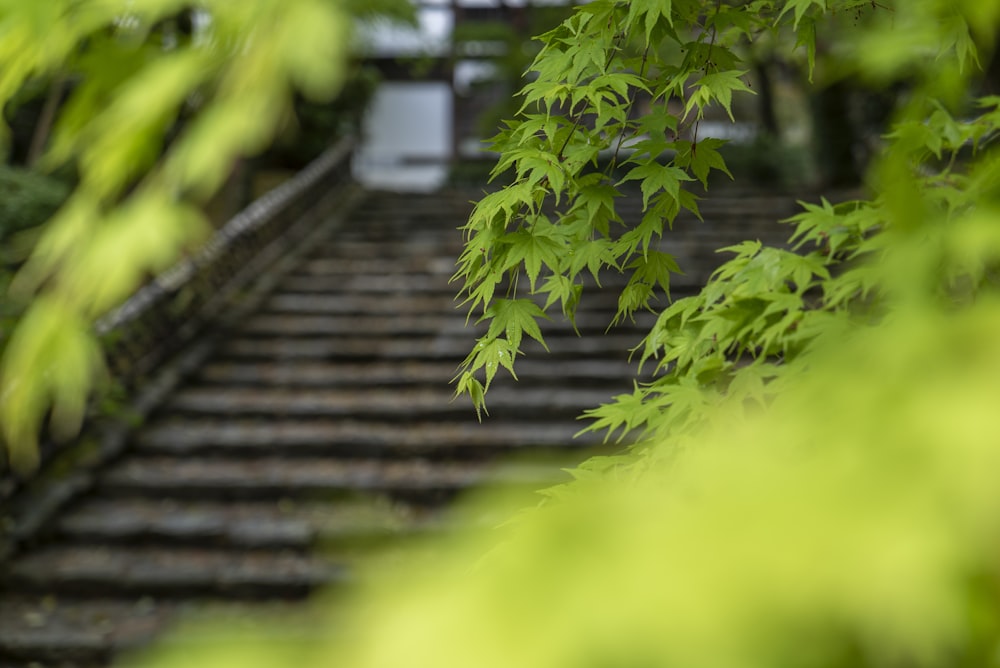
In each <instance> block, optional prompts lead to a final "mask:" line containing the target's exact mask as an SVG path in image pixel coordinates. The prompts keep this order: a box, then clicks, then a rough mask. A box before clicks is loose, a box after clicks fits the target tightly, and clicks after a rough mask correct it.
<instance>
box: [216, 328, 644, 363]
mask: <svg viewBox="0 0 1000 668" xmlns="http://www.w3.org/2000/svg"><path fill="white" fill-rule="evenodd" d="M545 341H546V343H547V344H548V346H549V351H550V352H546V351H545V350H544V349H543V348H542V347H541V345H539V344H538V343H537V342H536V341H534V340H532V339H528V338H527V337H525V340H524V341H522V344H521V348H522V351H523V352H524V353H525V354H528V355H543V354H544V355H545V356H546V357H547V358H563V359H565V358H572V359H581V358H593V357H603V358H608V357H611V358H614V357H618V358H623V357H626V356H627V355H628V351H629V350H631V349H632V348H635V347H636V346H637V345H639V343H640V342H641V341H642V336H641V335H638V334H632V335H628V334H616V333H611V334H608V335H606V336H601V337H589V338H581V337H577V336H573V335H565V334H557V335H554V336H547V337H545ZM474 344H475V337H474V336H473V335H472V333H471V332H470V333H469V334H468V335H466V336H453V335H448V334H444V335H441V336H428V335H424V336H420V335H415V336H399V337H366V336H350V337H348V336H328V337H302V338H297V339H282V338H270V337H268V338H250V337H237V338H234V339H231V340H229V341H226V342H225V343H223V344H222V345H221V346H220V349H219V350H220V354H221V355H222V356H225V357H229V358H238V359H251V360H261V359H286V360H287V359H315V360H338V359H357V358H362V359H367V358H378V359H384V360H396V359H415V360H422V361H426V360H454V361H455V363H456V364H458V363H459V362H461V361H462V360H463V359H464V358H465V356H466V355H467V354H468V353H469V351H471V350H472V348H473V346H474Z"/></svg>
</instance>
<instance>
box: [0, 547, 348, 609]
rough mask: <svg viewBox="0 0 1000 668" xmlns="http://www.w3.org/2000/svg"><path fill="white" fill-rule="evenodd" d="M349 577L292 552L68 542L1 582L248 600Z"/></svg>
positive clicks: (27, 588)
mask: <svg viewBox="0 0 1000 668" xmlns="http://www.w3.org/2000/svg"><path fill="white" fill-rule="evenodd" d="M346 577H347V572H346V570H345V568H344V566H342V565H336V564H332V563H330V562H327V561H326V560H323V559H321V558H319V557H317V556H312V555H306V554H301V553H299V552H296V551H291V550H265V551H258V550H226V549H206V548H165V547H148V548H143V547H122V546H108V545H99V546H90V545H65V546H51V547H46V548H42V549H39V550H36V551H35V552H34V553H33V555H32V558H31V559H22V560H20V561H17V562H16V563H14V564H13V565H12V566H11V567H10V568H9V569H8V571H7V573H6V575H5V577H4V580H3V581H4V584H5V587H6V588H7V589H8V590H14V591H18V592H28V593H39V592H46V591H49V590H51V589H58V590H59V591H60V592H64V593H69V594H76V595H86V594H90V595H97V596H101V597H115V596H135V595H142V596H169V597H178V596H205V595H208V594H214V595H225V596H235V597H252V596H261V595H272V596H274V595H284V596H295V595H302V594H306V593H308V592H309V591H311V590H313V589H314V588H315V587H318V586H320V585H323V584H328V583H330V582H333V581H335V580H337V579H344V578H346Z"/></svg>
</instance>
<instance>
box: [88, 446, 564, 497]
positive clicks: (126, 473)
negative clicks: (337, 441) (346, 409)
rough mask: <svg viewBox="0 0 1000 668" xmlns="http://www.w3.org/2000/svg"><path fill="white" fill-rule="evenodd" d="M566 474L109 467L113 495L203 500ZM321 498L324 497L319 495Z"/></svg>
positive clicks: (358, 462)
mask: <svg viewBox="0 0 1000 668" xmlns="http://www.w3.org/2000/svg"><path fill="white" fill-rule="evenodd" d="M564 478H565V474H564V473H561V472H560V471H558V469H556V468H555V467H552V466H541V465H528V464H521V465H517V466H512V465H507V466H503V467H495V466H494V467H488V466H485V465H479V464H471V463H467V462H463V463H456V462H430V461H426V460H421V459H413V460H404V461H399V460H371V459H346V458H345V459H332V458H330V457H296V458H289V457H281V456H278V455H274V454H272V455H269V456H265V457H258V458H254V459H233V458H230V457H220V456H209V455H206V456H202V457H199V458H197V459H183V458H176V457H167V456H149V457H131V458H129V459H127V460H124V461H122V462H121V463H119V464H117V465H115V466H113V467H111V468H110V469H109V470H107V471H106V472H104V473H103V474H102V476H101V477H100V480H99V489H100V492H101V493H102V494H105V495H108V496H122V495H128V496H137V495H141V496H146V497H150V496H164V497H166V496H170V497H176V498H192V499H193V498H200V499H258V500H259V499H265V498H304V497H306V498H326V499H329V500H332V499H335V498H338V497H344V496H356V495H358V494H365V495H376V496H385V497H389V498H392V499H403V500H412V501H413V502H417V503H422V504H434V503H439V502H442V501H447V500H449V499H451V498H452V497H453V496H454V495H455V494H456V493H458V492H460V491H462V490H466V489H469V488H471V487H473V486H477V485H485V484H510V485H518V486H523V485H533V486H535V487H536V488H540V487H543V486H547V485H550V484H554V483H556V482H558V481H560V480H563V479H564ZM317 495H318V496H317Z"/></svg>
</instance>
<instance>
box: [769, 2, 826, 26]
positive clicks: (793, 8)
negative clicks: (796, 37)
mask: <svg viewBox="0 0 1000 668" xmlns="http://www.w3.org/2000/svg"><path fill="white" fill-rule="evenodd" d="M826 3H827V0H786V2H785V7H784V9H782V10H781V13H780V14H779V15H778V18H779V19H780V18H781V17H783V16H784V15H785V14H787V13H788V12H793V13H794V14H795V24H794V27H795V28H798V27H799V22H800V21H801V20H802V18H803V17H804V16H805V15H806V12H808V11H809V10H810V9H812V7H813V6H815V7H818V8H819V9H820V10H821V11H826Z"/></svg>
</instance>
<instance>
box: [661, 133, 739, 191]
mask: <svg viewBox="0 0 1000 668" xmlns="http://www.w3.org/2000/svg"><path fill="white" fill-rule="evenodd" d="M725 143H726V142H725V141H724V140H722V139H714V138H708V139H702V140H701V141H699V142H698V143H697V144H692V143H691V142H677V144H676V145H677V156H676V157H675V158H674V164H675V165H677V166H678V167H681V168H684V169H690V170H691V173H692V174H694V176H695V177H696V178H697V179H698V180H699V181H701V184H702V186H704V187H705V188H708V176H709V174H710V173H711V172H712V170H713V169H715V170H718V171H720V172H723V173H724V174H726V175H727V176H729V178H733V175H732V174H731V173H730V172H729V168H728V167H726V161H725V160H723V158H722V155H721V154H720V153H719V148H720V147H721V146H723V145H724V144H725Z"/></svg>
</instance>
